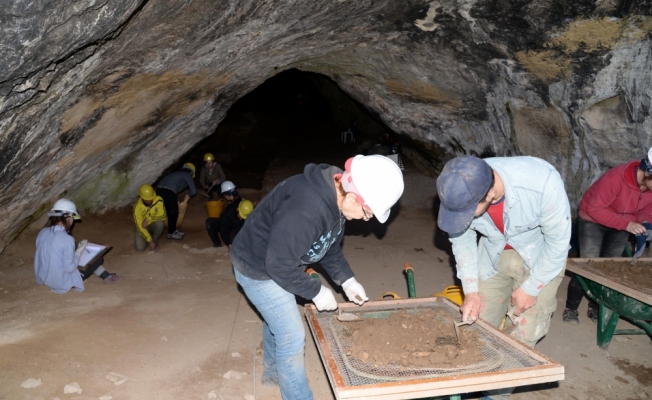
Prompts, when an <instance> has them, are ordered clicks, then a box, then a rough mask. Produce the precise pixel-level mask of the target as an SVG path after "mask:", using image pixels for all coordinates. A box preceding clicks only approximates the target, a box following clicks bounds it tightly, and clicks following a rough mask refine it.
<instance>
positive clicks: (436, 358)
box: [337, 310, 485, 369]
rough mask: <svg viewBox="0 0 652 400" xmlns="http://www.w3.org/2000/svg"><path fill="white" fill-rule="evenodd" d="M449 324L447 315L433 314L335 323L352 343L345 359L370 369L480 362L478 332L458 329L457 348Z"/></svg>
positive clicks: (402, 313) (401, 312)
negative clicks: (354, 360)
mask: <svg viewBox="0 0 652 400" xmlns="http://www.w3.org/2000/svg"><path fill="white" fill-rule="evenodd" d="M436 317H437V318H436ZM444 321H446V322H444ZM448 321H450V322H448ZM453 322H454V321H453V318H452V317H451V316H450V315H449V314H448V313H446V312H445V311H443V310H436V311H419V313H417V314H411V313H409V312H407V311H399V312H395V313H391V314H390V316H389V318H388V319H384V318H363V319H362V320H359V321H354V322H337V323H340V324H345V326H346V329H347V331H348V336H349V339H350V340H352V342H353V343H354V345H353V346H352V348H351V349H350V350H349V351H348V352H347V356H349V357H354V358H357V359H359V360H361V361H364V362H366V363H371V364H373V365H374V367H379V366H389V365H390V364H393V365H399V366H401V368H442V369H443V368H458V367H462V366H466V365H472V364H475V363H478V362H480V361H483V360H484V359H485V357H484V355H483V354H482V353H481V351H480V349H481V348H482V342H481V341H480V331H479V330H477V329H470V328H469V326H468V325H462V326H460V327H459V331H460V342H461V343H460V344H458V343H457V339H456V337H455V328H454V326H453ZM457 322H459V321H457Z"/></svg>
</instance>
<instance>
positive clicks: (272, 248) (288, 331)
mask: <svg viewBox="0 0 652 400" xmlns="http://www.w3.org/2000/svg"><path fill="white" fill-rule="evenodd" d="M345 168H346V169H345V171H342V170H341V169H339V168H337V167H333V166H330V165H326V164H321V165H315V164H309V165H307V166H306V167H305V170H304V173H303V174H301V175H296V176H293V177H291V178H288V179H286V180H285V181H283V182H281V183H280V184H278V185H277V186H276V187H275V188H274V189H273V190H272V191H271V192H270V193H269V194H268V195H267V197H265V198H264V199H263V200H262V201H261V203H260V204H259V205H258V207H256V208H255V209H254V211H253V212H252V213H251V214H249V216H248V217H247V220H246V222H245V224H244V227H243V228H242V230H241V231H240V233H239V234H238V236H237V237H236V238H235V240H234V242H233V245H232V247H231V261H232V263H233V267H234V272H235V276H236V280H237V281H238V283H239V284H240V286H241V287H242V289H243V290H244V292H245V293H246V295H247V298H248V299H249V300H250V301H251V303H253V304H254V305H255V306H256V308H257V309H258V311H259V312H260V314H261V316H262V318H263V344H264V357H263V365H264V371H263V384H278V385H279V386H280V389H281V395H282V397H283V399H284V400H311V399H313V396H312V391H311V390H310V386H309V385H308V380H307V378H306V373H305V366H304V349H305V332H304V329H303V322H302V319H301V315H300V313H299V310H298V308H297V304H296V299H295V295H297V296H301V297H303V298H305V299H312V301H313V302H314V303H315V306H316V307H317V309H318V310H319V311H324V310H328V311H332V310H335V309H336V308H337V301H336V300H335V297H334V295H333V292H332V291H331V290H330V289H329V288H327V287H326V286H323V285H321V283H320V281H319V280H317V279H312V278H310V276H308V274H306V273H305V270H306V268H307V266H309V265H311V264H314V263H317V262H319V263H320V265H321V266H322V267H323V268H324V269H325V270H326V272H327V273H328V275H330V277H331V278H332V280H333V281H334V282H335V283H337V284H339V285H341V286H342V288H343V289H344V292H345V294H346V296H347V298H348V299H349V300H350V301H353V302H355V303H356V304H363V303H364V302H365V301H367V300H368V298H367V296H366V293H365V291H364V288H363V287H362V285H361V284H360V283H358V282H357V281H356V279H355V277H354V276H353V271H352V270H351V267H350V266H349V263H348V262H347V261H346V259H345V258H344V255H343V254H342V249H341V242H342V236H343V235H344V225H345V222H346V220H347V219H349V220H350V219H364V220H365V221H368V220H369V219H371V218H372V217H373V216H376V218H377V219H378V220H379V221H380V222H381V223H384V222H385V221H386V220H387V218H388V217H389V212H390V208H391V207H392V206H393V205H394V204H395V203H396V202H397V201H398V199H399V198H400V197H401V194H402V193H403V175H402V173H401V170H400V169H399V167H398V166H397V165H396V164H395V163H394V162H393V161H391V160H390V159H389V158H387V157H384V156H379V155H373V156H360V155H359V156H356V157H354V158H351V159H349V160H348V161H347V162H346V167H345Z"/></svg>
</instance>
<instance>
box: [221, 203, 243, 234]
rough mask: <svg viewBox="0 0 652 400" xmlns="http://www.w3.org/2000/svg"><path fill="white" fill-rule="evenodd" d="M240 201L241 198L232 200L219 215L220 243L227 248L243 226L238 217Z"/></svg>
mask: <svg viewBox="0 0 652 400" xmlns="http://www.w3.org/2000/svg"><path fill="white" fill-rule="evenodd" d="M241 201H242V197H238V198H236V199H233V201H232V202H231V203H230V204H229V205H227V206H226V207H225V208H224V211H222V214H221V215H220V219H221V221H220V236H222V241H223V242H224V244H225V245H227V246H228V245H230V244H231V243H232V242H233V239H234V238H235V236H236V235H237V234H238V232H239V231H240V229H242V226H243V225H244V220H242V219H240V218H239V217H238V206H239V205H240V202H241Z"/></svg>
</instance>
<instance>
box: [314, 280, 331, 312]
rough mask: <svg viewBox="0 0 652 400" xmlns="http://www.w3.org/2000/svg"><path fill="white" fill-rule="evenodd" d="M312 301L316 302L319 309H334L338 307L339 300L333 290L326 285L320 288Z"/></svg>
mask: <svg viewBox="0 0 652 400" xmlns="http://www.w3.org/2000/svg"><path fill="white" fill-rule="evenodd" d="M312 302H313V303H315V307H317V310H318V311H333V310H336V309H337V301H336V300H335V296H333V292H332V291H331V290H330V289H329V288H327V287H326V286H323V285H322V287H321V289H319V293H318V294H317V296H315V297H313V298H312Z"/></svg>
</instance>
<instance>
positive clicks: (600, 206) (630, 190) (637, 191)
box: [563, 148, 652, 324]
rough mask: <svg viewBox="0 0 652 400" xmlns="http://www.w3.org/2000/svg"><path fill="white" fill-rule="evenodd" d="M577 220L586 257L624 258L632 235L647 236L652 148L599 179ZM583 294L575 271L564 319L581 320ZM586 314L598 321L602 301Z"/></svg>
mask: <svg viewBox="0 0 652 400" xmlns="http://www.w3.org/2000/svg"><path fill="white" fill-rule="evenodd" d="M577 220H578V225H577V229H578V237H579V242H580V257H582V258H597V257H607V258H610V257H621V256H622V254H623V251H624V250H625V246H626V245H627V240H628V238H629V235H630V234H634V235H641V236H642V235H646V236H647V230H648V229H652V225H651V224H650V222H651V221H652V148H651V149H650V150H649V151H648V154H647V157H646V158H644V159H642V160H641V161H638V160H635V161H630V162H628V163H625V164H621V165H618V166H617V167H614V168H612V169H610V170H608V171H607V172H605V173H604V175H602V176H601V177H600V178H599V179H598V180H597V181H595V183H594V184H592V185H591V187H589V190H587V191H586V193H584V195H583V196H582V200H581V201H580V212H579V218H578V219H577ZM645 225H647V226H645ZM643 246H645V239H644V241H643ZM582 297H584V289H582V286H581V285H580V282H579V281H578V280H577V276H576V275H575V274H573V277H572V278H571V281H570V283H569V284H568V295H567V297H566V309H565V310H564V314H563V320H564V322H568V323H571V324H579V323H580V320H579V317H578V315H579V313H578V308H579V306H580V303H581V302H582ZM586 316H587V317H588V318H589V319H591V320H592V321H593V322H597V320H598V304H597V303H596V302H594V301H593V300H590V301H589V308H588V310H587V312H586Z"/></svg>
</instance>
